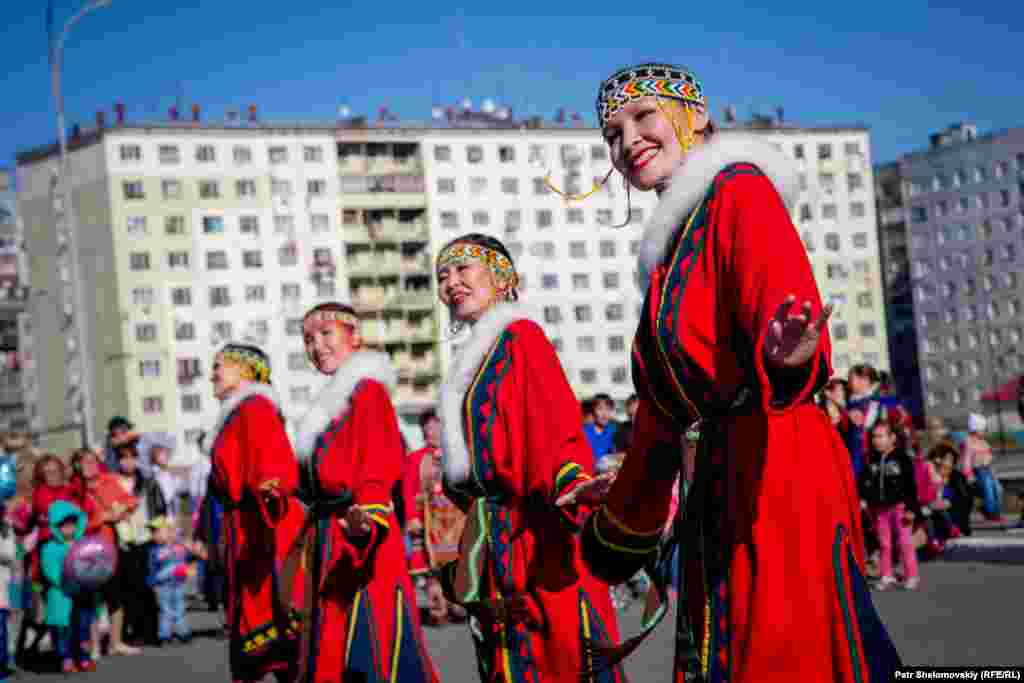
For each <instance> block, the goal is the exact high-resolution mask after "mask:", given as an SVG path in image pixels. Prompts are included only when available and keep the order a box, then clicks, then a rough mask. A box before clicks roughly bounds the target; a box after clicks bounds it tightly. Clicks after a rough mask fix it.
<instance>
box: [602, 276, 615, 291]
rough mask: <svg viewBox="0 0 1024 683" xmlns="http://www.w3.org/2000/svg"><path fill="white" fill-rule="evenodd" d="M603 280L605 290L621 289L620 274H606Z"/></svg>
mask: <svg viewBox="0 0 1024 683" xmlns="http://www.w3.org/2000/svg"><path fill="white" fill-rule="evenodd" d="M602 280H603V283H604V288H605V289H607V290H614V289H618V288H619V274H618V273H604V275H603V277H602Z"/></svg>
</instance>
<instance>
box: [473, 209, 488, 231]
mask: <svg viewBox="0 0 1024 683" xmlns="http://www.w3.org/2000/svg"><path fill="white" fill-rule="evenodd" d="M490 223H491V215H490V214H489V213H487V212H486V211H474V212H473V226H474V227H477V228H486V227H487V226H488V225H490Z"/></svg>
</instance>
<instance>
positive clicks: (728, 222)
mask: <svg viewBox="0 0 1024 683" xmlns="http://www.w3.org/2000/svg"><path fill="white" fill-rule="evenodd" d="M726 174H728V175H726ZM716 184H717V185H718V187H717V188H716V191H715V194H716V201H714V202H713V203H712V205H711V207H710V210H711V211H712V214H713V215H712V216H711V221H712V224H714V225H715V226H716V227H715V236H716V240H717V243H718V244H717V246H718V249H719V252H718V258H719V271H720V272H719V286H720V287H721V288H722V290H723V291H725V292H730V293H731V296H732V297H734V305H733V315H734V318H735V324H736V325H737V326H738V327H739V328H740V330H741V331H742V333H743V335H744V336H745V337H746V338H747V339H748V340H750V341H751V342H752V343H753V358H751V359H750V362H751V363H752V367H751V368H750V370H751V374H752V377H751V379H752V381H756V382H757V384H758V385H759V387H758V388H759V390H760V396H761V400H762V402H763V406H764V409H765V410H766V411H769V412H779V411H785V410H787V409H789V408H792V407H794V406H796V405H799V404H800V403H802V402H804V400H805V399H806V398H807V397H808V396H810V395H811V394H812V393H814V392H815V391H818V390H820V389H821V388H822V387H823V386H824V383H825V382H826V381H827V380H828V377H829V376H830V375H831V374H832V368H831V364H830V363H831V361H830V358H831V342H830V340H829V335H828V331H827V330H823V332H822V336H821V338H820V341H819V347H818V352H817V353H816V354H815V355H814V356H813V357H812V358H811V360H810V361H808V364H807V365H805V366H804V367H802V368H794V369H776V368H769V367H768V365H767V363H766V362H765V358H764V345H765V339H766V337H767V333H768V325H769V323H770V321H771V320H772V318H773V317H774V316H775V314H776V312H777V311H778V309H779V306H780V305H782V303H783V301H784V300H785V299H786V297H787V296H789V295H791V294H792V295H794V296H795V297H796V300H795V302H794V305H793V308H792V309H791V311H790V314H791V315H796V314H797V313H798V312H800V310H801V307H802V306H803V303H804V302H805V301H809V302H811V316H812V317H811V320H812V321H814V320H817V318H818V316H819V315H820V314H821V309H822V302H821V296H820V294H819V292H818V286H817V284H816V282H815V280H814V273H813V271H812V269H811V263H810V261H809V259H808V258H807V252H806V251H805V249H804V246H803V243H802V242H801V240H800V236H799V235H798V234H797V230H796V228H795V227H794V226H793V223H792V221H791V220H790V217H789V212H788V211H787V210H786V207H785V205H784V204H783V202H782V198H781V197H780V196H779V194H778V192H777V191H776V190H775V187H774V186H773V185H772V183H771V181H769V180H768V178H767V177H766V176H764V175H763V174H761V173H760V172H758V171H756V169H753V168H752V167H749V168H747V169H744V168H740V169H733V170H731V171H726V172H723V174H720V176H719V178H718V179H717V180H716Z"/></svg>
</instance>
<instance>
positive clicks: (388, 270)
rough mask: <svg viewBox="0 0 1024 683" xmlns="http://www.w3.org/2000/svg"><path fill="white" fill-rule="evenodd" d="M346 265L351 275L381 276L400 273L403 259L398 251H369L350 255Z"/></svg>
mask: <svg viewBox="0 0 1024 683" xmlns="http://www.w3.org/2000/svg"><path fill="white" fill-rule="evenodd" d="M345 265H346V268H347V270H348V273H349V274H350V275H366V276H380V275H388V274H392V273H398V272H399V271H400V270H401V267H402V259H401V258H400V257H399V255H398V250H396V249H388V250H383V251H370V250H368V249H367V250H363V251H358V252H355V253H353V254H350V255H349V256H348V257H347V258H346V259H345Z"/></svg>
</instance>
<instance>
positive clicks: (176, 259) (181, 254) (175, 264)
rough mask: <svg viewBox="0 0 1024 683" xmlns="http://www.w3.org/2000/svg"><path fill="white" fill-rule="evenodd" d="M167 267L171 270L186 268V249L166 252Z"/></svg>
mask: <svg viewBox="0 0 1024 683" xmlns="http://www.w3.org/2000/svg"><path fill="white" fill-rule="evenodd" d="M167 267H168V268H170V269H172V270H183V269H185V268H188V251H169V252H167Z"/></svg>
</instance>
